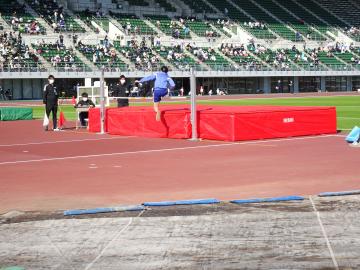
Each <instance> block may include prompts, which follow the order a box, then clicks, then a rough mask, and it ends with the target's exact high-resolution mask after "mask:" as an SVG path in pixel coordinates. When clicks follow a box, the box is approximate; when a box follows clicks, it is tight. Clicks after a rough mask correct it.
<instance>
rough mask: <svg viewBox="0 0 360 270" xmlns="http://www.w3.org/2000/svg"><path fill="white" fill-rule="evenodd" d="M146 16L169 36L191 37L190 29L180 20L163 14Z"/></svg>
mask: <svg viewBox="0 0 360 270" xmlns="http://www.w3.org/2000/svg"><path fill="white" fill-rule="evenodd" d="M146 17H147V18H149V19H150V21H151V22H152V23H153V24H154V25H155V26H156V27H157V28H158V29H159V30H161V31H162V32H163V33H164V34H165V35H167V36H172V37H173V38H180V39H185V38H191V34H190V29H189V28H188V27H186V26H185V25H183V24H182V23H181V22H180V20H177V19H170V18H169V17H167V16H163V15H146Z"/></svg>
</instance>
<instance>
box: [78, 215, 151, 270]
mask: <svg viewBox="0 0 360 270" xmlns="http://www.w3.org/2000/svg"><path fill="white" fill-rule="evenodd" d="M144 211H145V210H142V211H141V212H140V213H139V214H138V215H137V216H136V217H135V218H139V217H140V216H141V215H142V214H143V213H144ZM133 220H134V218H130V220H129V222H128V223H127V224H126V225H125V226H124V227H123V228H122V229H121V230H120V231H118V232H117V233H116V234H115V235H114V237H113V238H112V239H111V240H110V242H109V243H107V245H106V246H105V247H104V248H103V249H102V250H101V251H100V253H99V255H97V256H96V258H95V259H94V260H93V261H92V262H90V263H89V264H88V265H87V266H86V267H85V270H89V269H90V268H91V267H93V265H94V264H95V263H96V262H97V261H98V260H99V259H100V258H101V257H102V256H103V255H104V253H105V251H106V250H107V249H108V248H109V246H110V245H111V244H112V243H113V242H114V241H115V240H116V238H118V237H119V236H120V235H121V234H122V233H123V232H124V231H125V230H127V228H129V226H130V225H131V224H132V222H133Z"/></svg>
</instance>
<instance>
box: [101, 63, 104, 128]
mask: <svg viewBox="0 0 360 270" xmlns="http://www.w3.org/2000/svg"><path fill="white" fill-rule="evenodd" d="M100 127H101V129H100V134H105V88H104V67H102V68H101V76H100Z"/></svg>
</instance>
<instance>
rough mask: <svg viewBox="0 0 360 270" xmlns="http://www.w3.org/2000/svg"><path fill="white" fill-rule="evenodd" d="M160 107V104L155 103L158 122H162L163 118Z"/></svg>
mask: <svg viewBox="0 0 360 270" xmlns="http://www.w3.org/2000/svg"><path fill="white" fill-rule="evenodd" d="M159 105H160V102H154V111H155V112H156V121H160V117H161V112H160V108H159Z"/></svg>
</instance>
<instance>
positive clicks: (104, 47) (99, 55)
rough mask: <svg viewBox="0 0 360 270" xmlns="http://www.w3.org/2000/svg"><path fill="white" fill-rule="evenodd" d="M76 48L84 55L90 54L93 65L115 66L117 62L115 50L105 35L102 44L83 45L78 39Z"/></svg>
mask: <svg viewBox="0 0 360 270" xmlns="http://www.w3.org/2000/svg"><path fill="white" fill-rule="evenodd" d="M77 49H78V50H79V51H80V52H82V53H83V54H85V55H91V56H92V60H91V61H92V63H93V64H94V65H97V66H100V65H104V66H105V67H115V66H117V64H118V63H119V59H118V55H117V53H116V50H115V48H114V47H113V46H112V45H111V43H110V42H109V40H108V38H107V37H105V39H104V40H103V42H102V44H98V45H85V44H83V43H82V42H81V41H79V42H78V44H77Z"/></svg>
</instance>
